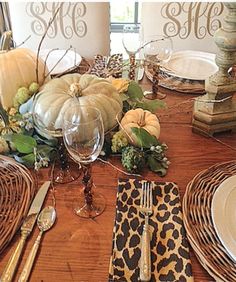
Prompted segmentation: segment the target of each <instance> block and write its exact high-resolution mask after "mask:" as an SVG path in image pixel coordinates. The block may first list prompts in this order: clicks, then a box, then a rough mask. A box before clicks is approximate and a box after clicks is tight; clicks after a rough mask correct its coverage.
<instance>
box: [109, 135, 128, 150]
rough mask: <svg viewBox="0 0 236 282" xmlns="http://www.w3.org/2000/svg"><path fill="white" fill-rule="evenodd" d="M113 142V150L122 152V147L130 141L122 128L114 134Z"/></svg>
mask: <svg viewBox="0 0 236 282" xmlns="http://www.w3.org/2000/svg"><path fill="white" fill-rule="evenodd" d="M111 143H112V145H111V150H112V152H113V153H118V152H121V150H122V148H123V147H126V146H127V145H128V143H129V142H128V139H127V137H126V135H125V133H124V132H123V131H122V130H120V131H117V132H116V133H115V134H114V135H113V137H112V140H111Z"/></svg>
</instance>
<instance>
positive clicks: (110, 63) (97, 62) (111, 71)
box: [90, 54, 123, 78]
mask: <svg viewBox="0 0 236 282" xmlns="http://www.w3.org/2000/svg"><path fill="white" fill-rule="evenodd" d="M122 63H123V55H122V54H113V55H111V56H110V57H107V56H102V55H96V56H95V57H94V63H93V65H92V67H91V70H90V73H91V74H94V75H97V76H98V77H103V78H106V77H109V76H113V77H115V78H119V77H121V76H122V68H123V65H122Z"/></svg>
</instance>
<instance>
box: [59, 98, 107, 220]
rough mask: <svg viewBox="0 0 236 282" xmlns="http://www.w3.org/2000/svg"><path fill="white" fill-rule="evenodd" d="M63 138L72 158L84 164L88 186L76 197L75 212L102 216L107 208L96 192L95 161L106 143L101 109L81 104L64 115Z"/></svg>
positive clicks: (84, 215) (82, 215)
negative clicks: (93, 165) (94, 185)
mask: <svg viewBox="0 0 236 282" xmlns="http://www.w3.org/2000/svg"><path fill="white" fill-rule="evenodd" d="M63 138H64V143H65V146H66V148H67V151H68V152H69V154H70V155H71V157H72V158H73V159H74V160H75V161H76V162H78V163H80V164H81V165H82V167H83V171H84V176H83V180H82V182H83V184H84V189H83V191H82V193H80V194H79V195H78V196H77V197H76V199H75V200H74V207H73V208H74V212H75V213H76V215H78V216H80V217H85V218H94V217H96V216H98V215H100V214H101V213H102V212H103V210H104V208H105V199H104V197H103V195H101V194H100V193H98V192H94V191H92V186H93V180H92V176H91V163H92V162H94V161H95V160H96V159H97V157H98V156H99V154H100V152H101V150H102V147H103V143H104V126H103V121H102V116H101V113H100V111H99V110H98V109H97V108H95V107H90V106H82V105H80V104H79V103H78V104H76V105H74V106H72V107H71V108H69V109H68V110H67V111H66V112H65V114H64V125H63Z"/></svg>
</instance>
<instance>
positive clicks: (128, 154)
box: [121, 146, 145, 173]
mask: <svg viewBox="0 0 236 282" xmlns="http://www.w3.org/2000/svg"><path fill="white" fill-rule="evenodd" d="M121 163H122V165H123V167H124V168H125V169H126V170H127V171H128V172H132V173H139V172H141V171H142V169H143V168H144V166H145V158H144V153H143V152H142V151H141V150H140V149H139V148H136V147H133V146H127V147H125V148H123V150H122V157H121Z"/></svg>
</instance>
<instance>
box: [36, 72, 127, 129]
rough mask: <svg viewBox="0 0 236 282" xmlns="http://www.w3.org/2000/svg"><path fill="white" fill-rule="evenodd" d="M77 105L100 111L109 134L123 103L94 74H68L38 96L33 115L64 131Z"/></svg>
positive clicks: (44, 88) (46, 87) (47, 85)
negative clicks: (65, 121)
mask: <svg viewBox="0 0 236 282" xmlns="http://www.w3.org/2000/svg"><path fill="white" fill-rule="evenodd" d="M75 103H79V104H81V105H85V106H92V107H96V108H98V109H99V110H100V112H101V115H102V119H103V123H104V129H105V132H106V131H108V130H109V129H111V128H113V127H114V126H115V125H116V124H117V120H116V117H117V115H118V114H119V113H120V112H121V111H122V107H123V104H122V101H121V98H120V96H119V93H118V92H117V90H116V89H115V88H114V86H113V85H112V84H111V83H110V82H109V81H107V80H106V79H102V78H99V77H97V76H95V75H90V74H83V75H80V74H77V73H74V74H66V75H63V76H62V77H60V78H55V79H52V80H50V81H49V82H47V83H46V84H45V85H44V86H43V87H42V89H41V91H40V92H39V93H38V94H37V96H36V102H35V105H34V109H33V111H34V112H35V113H36V114H37V116H38V117H39V119H40V120H41V122H42V123H43V124H45V126H46V127H48V126H49V125H50V124H54V127H55V128H56V129H59V128H62V125H63V119H64V112H65V111H66V110H67V109H68V108H70V107H71V106H72V105H74V104H75Z"/></svg>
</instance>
